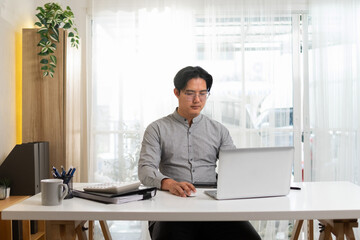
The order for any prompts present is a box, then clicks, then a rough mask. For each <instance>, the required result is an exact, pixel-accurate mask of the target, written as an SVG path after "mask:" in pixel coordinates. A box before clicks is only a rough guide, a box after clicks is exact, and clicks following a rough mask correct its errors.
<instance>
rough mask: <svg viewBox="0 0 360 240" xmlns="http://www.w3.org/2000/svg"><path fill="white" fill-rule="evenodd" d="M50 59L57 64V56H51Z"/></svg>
mask: <svg viewBox="0 0 360 240" xmlns="http://www.w3.org/2000/svg"><path fill="white" fill-rule="evenodd" d="M50 60H51V62H53V63H55V65H56V63H57V59H56V57H55V56H54V55H51V56H50Z"/></svg>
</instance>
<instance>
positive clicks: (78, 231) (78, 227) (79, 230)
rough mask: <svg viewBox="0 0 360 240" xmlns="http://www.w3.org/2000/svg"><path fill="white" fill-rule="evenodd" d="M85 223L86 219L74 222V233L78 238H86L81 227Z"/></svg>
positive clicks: (82, 239)
mask: <svg viewBox="0 0 360 240" xmlns="http://www.w3.org/2000/svg"><path fill="white" fill-rule="evenodd" d="M85 223H86V221H81V222H75V226H76V228H75V231H76V235H77V237H78V240H86V239H87V237H86V233H85V232H84V231H83V227H84V224H85Z"/></svg>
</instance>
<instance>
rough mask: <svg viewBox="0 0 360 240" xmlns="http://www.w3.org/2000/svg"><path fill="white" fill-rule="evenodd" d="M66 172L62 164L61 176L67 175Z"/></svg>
mask: <svg viewBox="0 0 360 240" xmlns="http://www.w3.org/2000/svg"><path fill="white" fill-rule="evenodd" d="M65 174H66V172H65V169H64V166H63V165H61V177H65Z"/></svg>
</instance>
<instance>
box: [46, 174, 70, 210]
mask: <svg viewBox="0 0 360 240" xmlns="http://www.w3.org/2000/svg"><path fill="white" fill-rule="evenodd" d="M68 189H69V187H68V186H67V185H66V184H64V183H63V180H62V179H43V180H41V203H42V205H45V206H55V205H60V204H61V202H62V200H63V199H64V198H65V196H66V194H67V192H68Z"/></svg>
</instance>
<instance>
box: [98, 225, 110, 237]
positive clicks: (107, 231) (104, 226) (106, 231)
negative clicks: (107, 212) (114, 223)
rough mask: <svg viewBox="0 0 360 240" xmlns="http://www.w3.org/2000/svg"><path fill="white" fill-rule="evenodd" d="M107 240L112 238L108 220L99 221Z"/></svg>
mask: <svg viewBox="0 0 360 240" xmlns="http://www.w3.org/2000/svg"><path fill="white" fill-rule="evenodd" d="M99 222H100V226H101V230H102V232H103V235H104V238H105V240H112V238H111V235H110V231H109V227H108V225H107V223H106V221H99Z"/></svg>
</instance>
